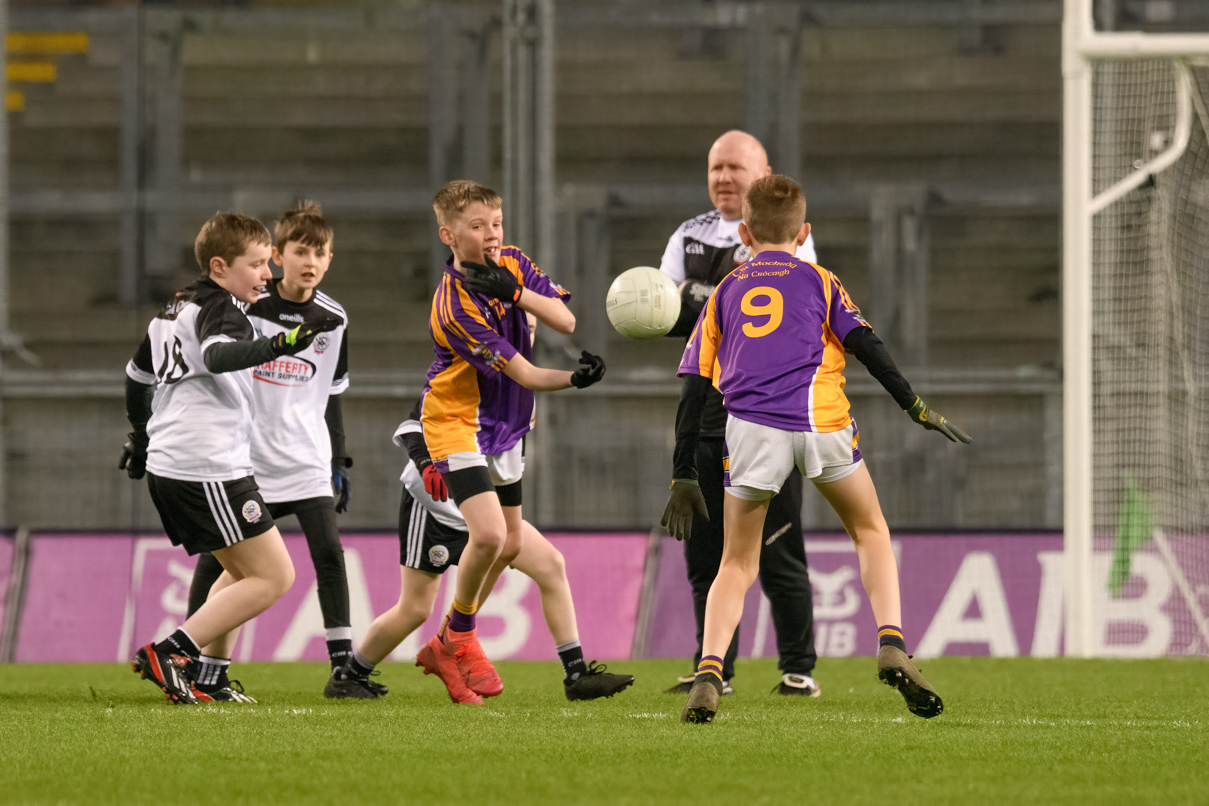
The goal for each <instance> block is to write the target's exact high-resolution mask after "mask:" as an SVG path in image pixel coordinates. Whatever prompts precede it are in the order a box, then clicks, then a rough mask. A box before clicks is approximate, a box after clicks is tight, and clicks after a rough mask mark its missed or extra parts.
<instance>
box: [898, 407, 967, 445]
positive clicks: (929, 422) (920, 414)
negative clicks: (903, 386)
mask: <svg viewBox="0 0 1209 806" xmlns="http://www.w3.org/2000/svg"><path fill="white" fill-rule="evenodd" d="M907 416H908V417H910V418H911V419H912V420H914V421H915V422H917V423H919V424H920V425H922V426H923V427H924V428H926V429H928V430H929V431H939V432H940V433H942V434H944V435H945V436H946V437H948V438H949V441H950V442H964V443H966V444H967V445H968V444H969V443H970V435H969V434H967V433H966V432H965V431H962V430H961V429H960V428H958V427H957V426H956V425H954V424H953V423H951V422H949V421H948V420H946V419H945V418H944V417H942V416H941V415H940V414H939V413H938V412H936V411H933V410H932V409H930V408H928V404H927V403H925V402H924V401H923V398H921V397H919V396H916V398H915V402H914V403H913V404H911V408H909V409H907Z"/></svg>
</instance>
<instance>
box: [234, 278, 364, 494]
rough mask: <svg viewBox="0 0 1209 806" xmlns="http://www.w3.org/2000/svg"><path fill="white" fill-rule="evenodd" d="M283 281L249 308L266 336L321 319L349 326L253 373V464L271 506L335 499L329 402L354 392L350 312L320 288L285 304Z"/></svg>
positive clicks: (252, 317) (272, 283)
mask: <svg viewBox="0 0 1209 806" xmlns="http://www.w3.org/2000/svg"><path fill="white" fill-rule="evenodd" d="M278 282H279V281H277V280H273V281H271V282H270V283H269V287H268V290H267V291H266V292H265V293H263V294H261V295H260V298H259V299H258V300H256V302H255V303H253V304H252V306H251V307H249V308H248V316H249V317H251V320H252V325H253V326H254V327H255V328H256V331H257V333H259V335H261V336H275V335H276V334H278V333H284V332H287V331H290V330H293V329H294V328H296V327H298V325H300V324H302V323H303V322H305V321H308V320H311V319H315V318H318V317H319V316H320V315H327V316H331V315H333V314H334V315H336V316H338V317H340V318H341V319H342V320H344V321H343V322H342V323H341V324H340V325H339V326H338V327H337V328H336V329H335V330H332V331H331V332H329V333H320V334H319V335H318V336H316V337H315V340H314V341H313V342H311V344H310V346H309V347H307V348H306V349H305V350H303V351H302V352H300V353H298V354H297V355H283V356H281V357H280V358H276V359H274V360H273V361H270V362H268V363H265V364H261V365H260V366H258V367H253V368H252V378H253V381H254V382H253V384H252V386H253V390H254V394H255V399H256V425H255V428H253V430H252V465H253V467H255V468H256V482H257V484H259V485H260V494H261V495H262V496H263V497H264V500H265V502H266V503H270V504H277V503H283V502H286V501H301V500H303V499H306V498H319V497H321V496H327V495H331V494H332V442H331V438H330V436H329V434H328V429H327V423H326V422H325V420H324V417H323V415H324V412H325V411H326V410H327V402H328V397H329V396H331V395H338V394H341V393H342V392H343V391H344V390H345V389H347V388H348V332H347V331H348V314H347V313H345V311H344V308H343V307H341V305H340V303H338V302H336V301H335V300H334V299H332V298H331V297H329V296H328V295H327V294H324V293H323V292H322V291H318V290H316V291H315V292H313V293H312V294H311V298H310V299H309V300H307V301H306V302H290V301H289V300H287V299H282V297H281V294H279V293H278V292H277V283H278Z"/></svg>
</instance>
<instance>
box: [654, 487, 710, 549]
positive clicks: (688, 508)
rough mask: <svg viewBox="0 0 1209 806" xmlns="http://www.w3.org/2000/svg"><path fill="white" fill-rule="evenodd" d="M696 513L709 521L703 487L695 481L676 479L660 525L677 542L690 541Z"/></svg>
mask: <svg viewBox="0 0 1209 806" xmlns="http://www.w3.org/2000/svg"><path fill="white" fill-rule="evenodd" d="M694 511H696V512H697V514H699V515H700V516H701V517H703V518H705V519H706V520H709V511H708V510H707V509H706V508H705V496H704V495H702V494H701V485H700V484H698V483H697V482H696V481H694V480H693V479H676V480H674V481H673V482H672V494H671V495H670V496H668V499H667V506H666V507H664V509H663V518H662V519H661V520H660V521H659V525H660V526H662V527H664V528H665V529H667V533H668V534H669V535H671V536H672V537H674V538H676V539H677V540H688V539H689V538H690V537H692V536H693V512H694Z"/></svg>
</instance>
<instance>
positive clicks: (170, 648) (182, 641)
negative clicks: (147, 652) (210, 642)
mask: <svg viewBox="0 0 1209 806" xmlns="http://www.w3.org/2000/svg"><path fill="white" fill-rule="evenodd" d="M155 651H156V652H162V653H164V654H167V655H188V656H189V657H190V658H196V657H197V656H198V655H200V654H201V647H199V646H198V645H197V643H196V642H194V640H193V639H192V638H190V637H189V633H187V632H185V630H184V628H183V627H181V628H179V629H177V631H176V632H174V633H172V635H169V636H168V637H167V638H165V639H164V640H163V641H160V642H159V643H158V644H156V645H155Z"/></svg>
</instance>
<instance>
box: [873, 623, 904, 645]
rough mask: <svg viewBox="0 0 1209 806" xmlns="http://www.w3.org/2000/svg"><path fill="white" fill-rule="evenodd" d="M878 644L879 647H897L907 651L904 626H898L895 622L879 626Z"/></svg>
mask: <svg viewBox="0 0 1209 806" xmlns="http://www.w3.org/2000/svg"><path fill="white" fill-rule="evenodd" d="M877 646H878V649H880V648H882V647H884V646H892V647H897V648H898V649H900V650H902V651H903V652H906V651H907V642H906V641H904V640H903V631H902V628H900V627H896V626H895V625H893V624H883V625H882V626H880V627H878V628H877Z"/></svg>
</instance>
